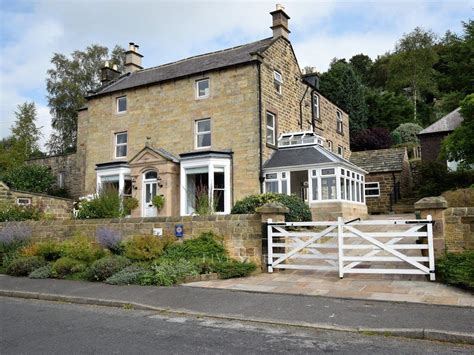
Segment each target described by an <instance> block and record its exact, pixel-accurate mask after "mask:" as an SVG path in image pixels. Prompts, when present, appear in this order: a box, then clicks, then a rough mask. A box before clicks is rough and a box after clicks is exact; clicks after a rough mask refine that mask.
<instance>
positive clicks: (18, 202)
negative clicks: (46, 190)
mask: <svg viewBox="0 0 474 355" xmlns="http://www.w3.org/2000/svg"><path fill="white" fill-rule="evenodd" d="M21 200H24V201H25V202H21ZM16 204H17V205H18V206H31V197H17V199H16Z"/></svg>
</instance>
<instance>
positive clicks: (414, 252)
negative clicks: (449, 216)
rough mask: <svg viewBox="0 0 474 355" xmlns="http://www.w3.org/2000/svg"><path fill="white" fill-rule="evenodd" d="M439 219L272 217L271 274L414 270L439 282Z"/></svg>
mask: <svg viewBox="0 0 474 355" xmlns="http://www.w3.org/2000/svg"><path fill="white" fill-rule="evenodd" d="M433 223H434V222H433V221H432V219H431V216H428V218H427V219H426V220H368V221H360V220H354V221H349V222H344V220H343V219H342V218H339V219H338V221H336V222H285V223H273V222H272V221H271V220H268V272H273V269H274V268H276V269H302V270H319V271H338V273H339V277H340V278H343V277H344V274H351V273H352V274H355V273H359V274H411V275H429V276H430V280H434V279H435V273H434V270H435V265H434V250H433ZM423 251H424V252H423ZM400 266H403V267H400Z"/></svg>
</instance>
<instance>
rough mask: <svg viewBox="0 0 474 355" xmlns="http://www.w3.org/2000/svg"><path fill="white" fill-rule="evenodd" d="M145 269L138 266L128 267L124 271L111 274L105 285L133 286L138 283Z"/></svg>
mask: <svg viewBox="0 0 474 355" xmlns="http://www.w3.org/2000/svg"><path fill="white" fill-rule="evenodd" d="M146 271H147V269H145V268H144V267H142V266H139V265H130V266H127V267H126V268H125V269H123V270H121V271H119V272H117V273H115V274H113V275H112V276H110V277H109V278H108V279H107V280H105V282H106V283H108V284H110V285H135V284H139V283H140V279H141V278H142V277H143V275H144V274H145V273H146Z"/></svg>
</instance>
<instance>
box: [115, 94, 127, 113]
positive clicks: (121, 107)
mask: <svg viewBox="0 0 474 355" xmlns="http://www.w3.org/2000/svg"><path fill="white" fill-rule="evenodd" d="M117 109H118V112H123V111H127V98H126V97H120V98H118V99H117Z"/></svg>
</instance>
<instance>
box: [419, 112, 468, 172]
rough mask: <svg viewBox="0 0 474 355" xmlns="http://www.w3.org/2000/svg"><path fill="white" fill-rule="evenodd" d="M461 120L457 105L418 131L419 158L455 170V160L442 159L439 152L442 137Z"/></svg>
mask: <svg viewBox="0 0 474 355" xmlns="http://www.w3.org/2000/svg"><path fill="white" fill-rule="evenodd" d="M462 121H463V117H462V116H461V112H460V108H459V107H458V108H457V109H456V110H454V111H452V112H450V113H448V114H447V115H446V116H444V117H442V118H440V119H439V120H438V121H436V122H435V123H433V124H432V125H431V126H428V127H426V128H425V129H423V130H422V131H421V132H420V133H418V138H419V139H420V145H421V160H422V161H430V162H435V161H437V162H440V163H443V164H446V165H447V166H448V168H450V169H451V170H456V168H457V162H452V161H446V160H442V158H441V157H440V154H439V153H440V151H441V143H442V142H443V139H444V138H446V137H447V136H448V135H449V134H450V133H451V132H452V131H454V130H455V129H456V128H457V127H458V126H459V125H460V124H461V123H462Z"/></svg>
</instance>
